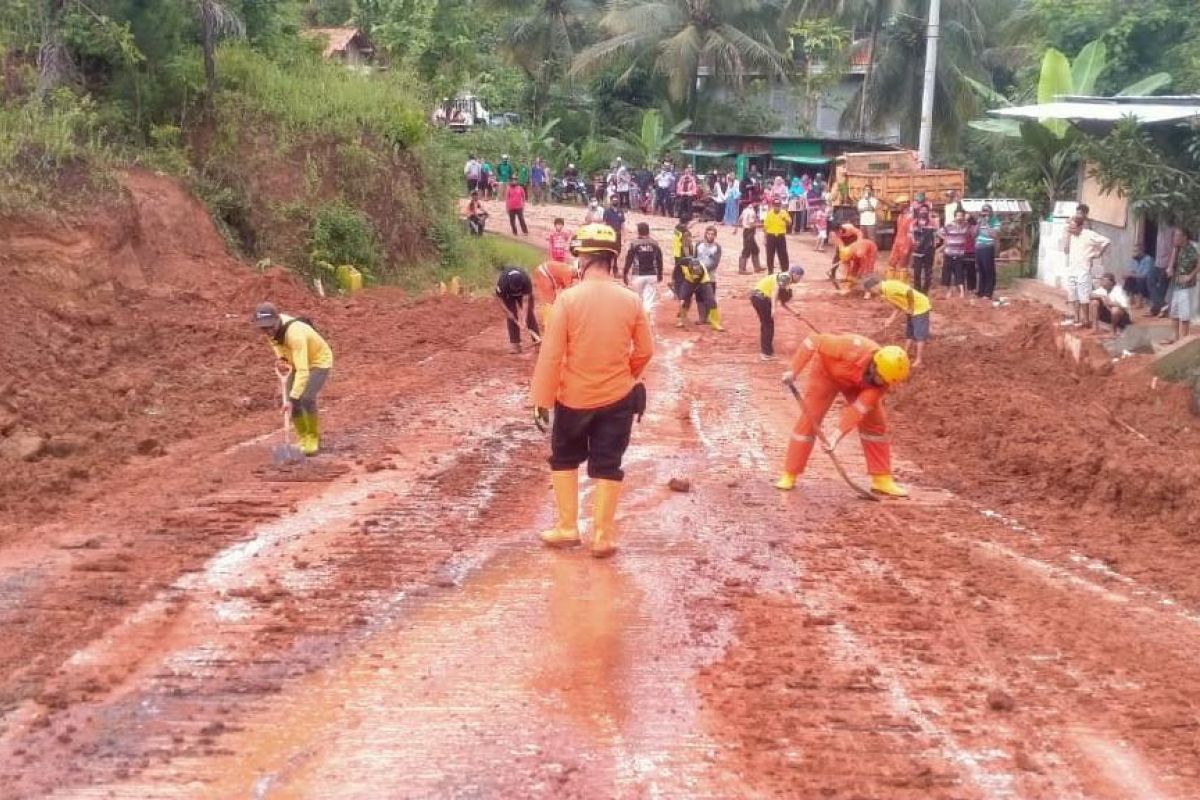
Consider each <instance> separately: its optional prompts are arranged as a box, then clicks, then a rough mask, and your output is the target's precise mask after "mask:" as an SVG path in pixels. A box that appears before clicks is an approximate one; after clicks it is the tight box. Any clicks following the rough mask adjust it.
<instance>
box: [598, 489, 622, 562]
mask: <svg viewBox="0 0 1200 800" xmlns="http://www.w3.org/2000/svg"><path fill="white" fill-rule="evenodd" d="M595 494H596V497H595V500H594V501H593V502H594V504H595V506H594V508H593V510H592V557H593V558H608V557H609V556H611V555H612V554H613V553H615V552H617V527H616V518H617V500H618V499H619V498H620V497H621V482H620V481H606V480H597V481H596V492H595Z"/></svg>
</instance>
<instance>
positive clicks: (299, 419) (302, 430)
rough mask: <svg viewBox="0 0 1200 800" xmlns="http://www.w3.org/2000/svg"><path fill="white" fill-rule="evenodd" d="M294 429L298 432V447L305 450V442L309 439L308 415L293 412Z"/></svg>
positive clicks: (302, 450) (301, 450)
mask: <svg viewBox="0 0 1200 800" xmlns="http://www.w3.org/2000/svg"><path fill="white" fill-rule="evenodd" d="M292 430H294V431H295V432H296V447H297V448H299V450H300V452H302V453H303V452H304V443H305V442H307V441H308V415H307V414H292Z"/></svg>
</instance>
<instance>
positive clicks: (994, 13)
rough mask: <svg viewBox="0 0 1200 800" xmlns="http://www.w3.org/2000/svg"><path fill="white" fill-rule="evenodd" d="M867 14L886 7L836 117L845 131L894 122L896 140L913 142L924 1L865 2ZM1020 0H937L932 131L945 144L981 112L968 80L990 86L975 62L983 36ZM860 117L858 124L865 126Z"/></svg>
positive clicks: (984, 44)
mask: <svg viewBox="0 0 1200 800" xmlns="http://www.w3.org/2000/svg"><path fill="white" fill-rule="evenodd" d="M869 2H870V3H871V5H872V8H871V9H870V13H872V16H875V15H878V14H879V8H880V7H882V6H886V8H885V9H884V11H883V12H882V14H881V15H879V16H880V18H881V19H882V25H881V27H880V28H879V29H878V33H877V34H876V37H875V46H874V48H873V52H872V54H871V63H872V68H871V69H870V70H869V72H868V74H867V75H866V76H865V78H864V80H863V83H862V86H861V87H860V88H859V91H858V93H857V94H856V95H855V97H854V101H855V102H852V103H851V104H850V106H848V108H847V109H846V112H845V113H844V114H843V116H842V125H843V127H844V128H846V129H848V130H853V129H862V128H866V129H879V128H880V127H882V126H883V125H884V124H885V123H888V122H895V123H898V124H899V128H900V132H901V138H902V139H903V140H904V141H906V142H915V141H916V139H917V132H918V129H919V127H920V109H921V89H922V77H923V76H922V72H921V70H920V68H919V66H918V65H920V64H921V63H922V62H923V60H924V57H925V14H926V10H927V3H926V2H925V0H869ZM1019 2H1020V0H1000V2H995V0H943V3H942V24H941V41H940V45H939V51H938V66H937V74H936V82H935V87H934V109H935V110H934V130H935V132H936V133H937V135H938V137H939V139H940V140H941V142H942V143H943V144H945V145H954V144H956V143H957V142H958V140H959V137H960V136H961V135H962V131H963V128H964V125H963V122H964V121H965V120H967V119H970V118H971V117H973V116H975V115H976V114H978V113H979V111H980V101H979V96H978V94H977V93H976V92H975V90H974V89H973V88H972V86H971V82H970V80H969V79H974V80H975V81H976V82H978V83H980V84H983V85H989V84H990V83H991V77H990V75H989V74H988V72H987V71H986V69H984V67H983V66H982V63H983V60H984V57H985V55H986V54H987V53H988V51H989V45H990V44H991V38H990V35H991V34H992V32H993V31H994V30H995V29H996V27H997V25H998V22H999V20H1000V19H1002V18H1003V15H1004V14H1006V13H1008V12H1009V11H1011V9H1012V8H1013V7H1014V6H1015V5H1016V4H1017V3H1019ZM864 123H865V125H864Z"/></svg>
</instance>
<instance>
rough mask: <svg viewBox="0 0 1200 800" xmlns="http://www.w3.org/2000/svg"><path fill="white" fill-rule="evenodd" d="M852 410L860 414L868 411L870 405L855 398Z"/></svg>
mask: <svg viewBox="0 0 1200 800" xmlns="http://www.w3.org/2000/svg"><path fill="white" fill-rule="evenodd" d="M854 410H855V411H857V412H858V413H860V414H866V413H868V412H870V410H871V407H870V406H869V405H867V404H866V403H864V402H863V401H862V400H855V401H854Z"/></svg>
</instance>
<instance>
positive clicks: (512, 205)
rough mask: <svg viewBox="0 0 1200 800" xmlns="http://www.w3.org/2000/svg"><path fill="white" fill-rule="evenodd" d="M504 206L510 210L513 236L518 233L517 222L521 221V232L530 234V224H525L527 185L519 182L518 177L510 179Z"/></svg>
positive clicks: (509, 217)
mask: <svg viewBox="0 0 1200 800" xmlns="http://www.w3.org/2000/svg"><path fill="white" fill-rule="evenodd" d="M504 208H505V210H507V211H508V224H509V225H511V226H512V232H513V236H516V235H517V222H518V221H519V222H520V223H521V233H522V234H523V235H525V236H528V235H529V226H527V225H526V224H525V187H524V186H522V185H521V184H519V183H517V177H516V176H515V175H514V176H513V177H511V178H509V179H508V194H506V195H505V197H504Z"/></svg>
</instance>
